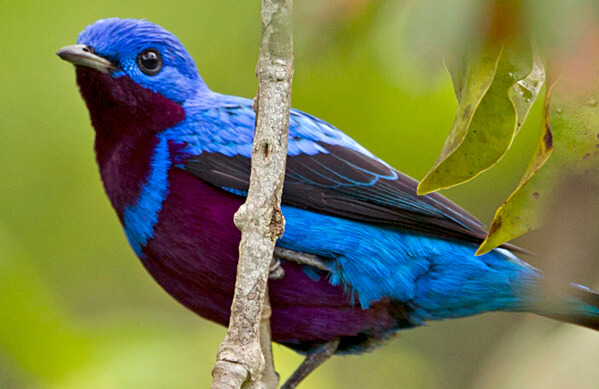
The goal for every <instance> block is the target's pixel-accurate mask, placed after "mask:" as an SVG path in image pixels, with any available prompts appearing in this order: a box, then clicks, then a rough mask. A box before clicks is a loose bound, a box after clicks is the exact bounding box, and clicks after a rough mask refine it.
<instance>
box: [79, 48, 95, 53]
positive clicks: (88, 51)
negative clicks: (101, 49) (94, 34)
mask: <svg viewBox="0 0 599 389" xmlns="http://www.w3.org/2000/svg"><path fill="white" fill-rule="evenodd" d="M82 50H83V51H85V52H86V53H90V54H93V53H94V49H92V48H91V47H89V46H83V49H82Z"/></svg>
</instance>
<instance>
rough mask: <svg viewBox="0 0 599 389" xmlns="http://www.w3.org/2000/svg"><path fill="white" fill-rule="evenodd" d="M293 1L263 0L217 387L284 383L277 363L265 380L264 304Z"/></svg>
mask: <svg viewBox="0 0 599 389" xmlns="http://www.w3.org/2000/svg"><path fill="white" fill-rule="evenodd" d="M291 4H292V1H291V0H262V36H261V42H260V55H259V58H258V65H257V68H256V73H257V77H258V84H259V85H258V96H257V98H256V99H255V100H254V102H255V106H254V110H255V111H256V130H255V134H254V143H253V148H252V172H251V177H250V187H249V191H248V197H247V200H246V202H245V204H243V205H242V206H241V207H240V208H239V210H238V211H237V213H236V214H235V224H236V225H237V227H238V228H239V229H240V230H241V232H242V236H241V242H240V245H239V264H238V266H237V280H236V283H235V296H234V298H233V304H232V305H231V317H230V320H229V329H228V332H227V335H226V336H225V339H224V340H223V342H222V343H221V345H220V348H219V350H218V354H217V361H216V364H215V365H214V369H213V371H212V375H213V377H214V381H213V384H212V388H213V389H224V388H227V389H228V388H240V387H241V386H242V385H244V388H246V387H248V388H256V389H257V388H274V387H276V385H277V383H278V377H277V376H276V373H275V372H274V367H273V366H270V369H267V372H268V371H270V372H271V374H264V379H263V371H264V365H265V356H264V354H263V353H264V352H266V354H268V355H267V357H266V360H267V361H268V360H270V364H271V365H272V355H271V354H270V353H271V351H270V322H269V318H270V307H269V306H268V308H267V309H264V300H265V296H266V290H267V280H268V272H269V267H270V263H271V260H272V257H273V250H274V247H275V242H276V240H277V238H278V237H280V236H281V235H282V233H283V230H284V223H285V220H284V218H283V214H282V213H281V207H280V204H281V195H282V190H283V178H284V176H285V161H286V157H287V137H288V130H289V109H290V103H291V80H292V76H293V46H292V40H291ZM266 303H267V304H268V301H266ZM263 313H264V315H263ZM263 317H264V319H263ZM261 333H262V338H263V339H262V341H263V342H262V344H264V350H263V349H262V347H261V339H260V334H261ZM266 336H268V338H269V339H268V340H266V339H264V338H265V337H266ZM273 376H274V377H275V379H274V383H273V382H272V381H273ZM273 385H274V386H273Z"/></svg>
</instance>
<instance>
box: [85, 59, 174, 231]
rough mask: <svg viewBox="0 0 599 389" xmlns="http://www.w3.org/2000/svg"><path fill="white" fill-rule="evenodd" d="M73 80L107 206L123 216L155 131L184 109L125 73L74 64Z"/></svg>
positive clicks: (143, 173)
mask: <svg viewBox="0 0 599 389" xmlns="http://www.w3.org/2000/svg"><path fill="white" fill-rule="evenodd" d="M76 69H77V70H76V72H77V83H78V85H79V89H80V91H81V95H82V96H83V99H84V100H85V102H86V104H87V108H88V110H89V113H90V116H91V121H92V125H93V127H94V129H95V131H96V141H95V149H96V158H97V160H98V165H99V167H100V174H101V176H102V180H103V182H104V186H105V189H106V192H107V194H108V197H109V198H110V200H111V202H112V205H113V206H114V208H115V209H116V211H117V213H118V214H119V216H120V217H121V219H122V212H123V209H124V208H125V207H127V206H128V205H130V204H132V203H133V202H135V200H136V199H137V196H138V195H139V192H140V189H141V185H142V184H143V183H144V182H145V181H146V179H147V176H148V174H149V172H150V162H151V158H152V155H153V154H154V151H155V146H156V144H157V142H158V139H157V137H156V135H157V134H158V133H160V132H161V131H164V130H166V129H168V128H171V127H173V126H175V125H176V124H177V123H179V122H181V121H182V120H184V119H185V110H184V109H183V107H182V106H181V105H180V104H177V103H175V102H173V101H171V100H169V99H167V98H165V97H163V96H162V95H160V94H159V93H156V92H154V91H151V90H149V89H146V88H144V87H142V86H140V85H138V84H137V83H135V82H134V81H133V80H131V79H130V78H129V77H128V76H121V77H116V78H115V77H113V76H112V75H110V74H107V73H101V72H98V71H96V70H93V69H89V68H85V67H79V66H78V67H77V68H76Z"/></svg>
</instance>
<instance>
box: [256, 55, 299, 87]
mask: <svg viewBox="0 0 599 389" xmlns="http://www.w3.org/2000/svg"><path fill="white" fill-rule="evenodd" d="M268 62H269V63H268V64H267V65H266V66H258V69H259V70H256V76H257V77H258V79H259V80H262V81H271V82H285V83H289V73H290V72H291V63H292V61H288V60H286V59H281V58H277V59H274V60H271V61H268Z"/></svg>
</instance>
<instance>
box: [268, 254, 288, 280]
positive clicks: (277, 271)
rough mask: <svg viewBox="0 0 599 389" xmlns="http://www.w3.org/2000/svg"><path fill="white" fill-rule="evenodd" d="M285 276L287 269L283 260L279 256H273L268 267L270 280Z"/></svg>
mask: <svg viewBox="0 0 599 389" xmlns="http://www.w3.org/2000/svg"><path fill="white" fill-rule="evenodd" d="M284 276H285V270H283V267H282V266H281V261H279V259H278V258H277V257H273V258H272V261H270V268H269V269H268V279H269V280H280V279H281V278H283V277H284Z"/></svg>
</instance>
